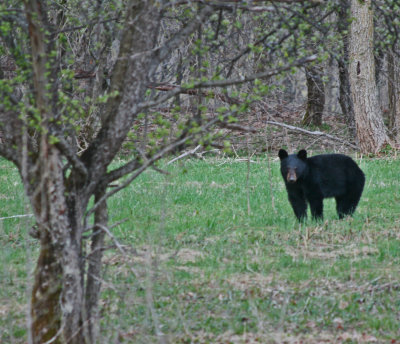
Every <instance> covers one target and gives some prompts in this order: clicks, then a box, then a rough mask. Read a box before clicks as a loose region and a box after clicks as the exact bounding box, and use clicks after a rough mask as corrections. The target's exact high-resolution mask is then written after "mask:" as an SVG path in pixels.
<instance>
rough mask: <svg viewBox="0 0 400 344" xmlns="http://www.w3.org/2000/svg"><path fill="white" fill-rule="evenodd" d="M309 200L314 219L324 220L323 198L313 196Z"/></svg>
mask: <svg viewBox="0 0 400 344" xmlns="http://www.w3.org/2000/svg"><path fill="white" fill-rule="evenodd" d="M308 201H309V203H310V209H311V215H312V217H313V219H314V220H322V219H323V211H324V203H323V198H312V199H309V200H308Z"/></svg>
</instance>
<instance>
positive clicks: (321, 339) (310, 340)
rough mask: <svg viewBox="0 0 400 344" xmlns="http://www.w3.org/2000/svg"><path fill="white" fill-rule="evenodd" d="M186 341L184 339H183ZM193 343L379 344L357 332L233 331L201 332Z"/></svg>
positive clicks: (192, 339)
mask: <svg viewBox="0 0 400 344" xmlns="http://www.w3.org/2000/svg"><path fill="white" fill-rule="evenodd" d="M182 340H184V338H182ZM190 340H191V342H192V343H197V344H203V343H215V344H222V343H224V344H225V343H231V344H260V343H268V344H269V343H271V344H272V343H280V344H281V343H285V344H300V343H302V344H317V343H318V344H320V343H336V344H339V343H348V342H349V341H351V342H356V343H377V342H378V340H377V338H376V337H374V336H372V335H369V334H367V333H359V332H357V331H343V332H342V331H338V333H332V332H328V331H321V332H318V331H312V332H310V333H301V334H296V335H294V334H293V335H291V334H290V333H286V332H279V331H273V332H269V333H268V334H265V333H251V332H248V333H243V334H240V335H238V334H234V333H233V332H231V331H228V332H225V333H223V334H221V335H219V336H216V335H214V334H212V333H206V332H204V331H200V332H197V333H193V334H192V335H191V336H190Z"/></svg>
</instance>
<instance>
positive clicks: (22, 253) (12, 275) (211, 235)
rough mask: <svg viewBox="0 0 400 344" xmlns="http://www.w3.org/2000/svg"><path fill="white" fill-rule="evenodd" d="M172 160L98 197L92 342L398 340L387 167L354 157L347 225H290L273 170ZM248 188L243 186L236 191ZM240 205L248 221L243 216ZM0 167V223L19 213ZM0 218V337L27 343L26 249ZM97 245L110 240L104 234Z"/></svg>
mask: <svg viewBox="0 0 400 344" xmlns="http://www.w3.org/2000/svg"><path fill="white" fill-rule="evenodd" d="M254 159H255V162H254V163H251V166H250V175H249V180H248V182H247V179H246V177H247V164H246V162H243V161H237V160H234V159H216V158H210V159H207V160H204V161H201V160H186V161H179V162H176V163H174V164H173V165H169V166H163V164H161V165H160V167H162V168H164V169H165V170H168V171H169V172H170V174H169V175H162V174H159V173H158V172H156V171H154V170H149V171H147V172H146V173H145V174H143V175H142V176H140V177H139V178H138V179H137V180H136V181H135V182H134V183H133V184H132V185H131V186H130V187H129V188H127V189H125V190H124V191H123V192H121V193H119V194H118V195H117V196H116V197H114V198H113V199H111V200H110V202H109V205H110V214H111V215H110V216H111V222H112V223H115V222H118V221H121V220H125V219H126V222H124V223H122V224H120V225H118V226H116V227H114V228H113V229H112V232H113V234H114V236H115V238H116V239H117V240H118V242H119V243H120V244H121V245H122V250H123V253H122V252H121V251H120V250H118V249H117V248H115V247H114V248H111V249H110V250H109V251H108V252H107V253H106V255H105V258H104V263H105V264H104V266H105V271H104V283H103V294H102V300H101V302H100V304H101V305H100V306H101V314H102V319H101V330H100V331H101V340H100V342H101V343H122V342H124V343H158V342H159V343H283V342H287V343H300V342H302V343H321V342H324V343H325V342H326V343H341V342H349V343H352V342H353V343H363V342H365V343H370V342H380V343H390V342H391V343H399V342H400V160H389V159H379V160H378V159H372V160H367V159H363V160H362V161H359V160H358V162H359V164H360V167H361V168H362V169H363V170H364V172H365V174H366V186H365V190H364V193H363V196H362V198H361V201H360V204H359V207H358V208H357V211H356V213H355V215H354V217H353V218H348V219H345V220H342V221H339V220H338V219H337V215H336V210H335V202H334V200H325V202H324V204H325V211H324V215H325V220H324V221H323V222H321V223H316V222H312V221H311V220H309V221H308V222H307V223H305V224H304V225H299V224H298V223H297V222H296V220H295V217H294V214H293V211H292V209H291V207H290V205H289V202H288V200H287V195H286V191H285V189H284V184H283V181H282V178H281V176H280V173H279V162H278V160H276V159H275V158H273V159H272V160H271V169H270V171H269V170H268V163H267V160H266V159H265V157H261V158H258V159H257V158H254ZM247 185H248V186H247ZM248 198H249V204H250V214H248V201H247V200H248ZM28 212H29V209H27V208H26V205H25V201H24V196H23V191H22V187H21V185H20V183H19V180H18V176H17V173H16V171H15V170H14V169H13V168H12V166H11V165H10V164H8V163H5V162H2V163H1V164H0V216H1V217H5V216H11V215H15V214H24V213H28ZM30 221H31V220H30V218H16V219H4V220H2V221H1V222H0V245H1V250H0V281H1V288H0V342H1V343H25V342H26V338H27V337H26V320H25V318H26V314H27V306H26V304H27V298H28V295H29V286H30V278H31V274H32V272H31V271H32V269H33V267H34V265H35V256H36V254H37V244H36V242H35V241H34V240H33V239H31V238H30V237H29V236H28V234H27V230H28V229H29V224H30ZM108 244H109V245H113V244H115V242H114V241H113V240H112V239H111V238H110V239H108Z"/></svg>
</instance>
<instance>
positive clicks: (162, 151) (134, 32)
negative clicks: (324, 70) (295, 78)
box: [0, 0, 316, 343]
mask: <svg viewBox="0 0 400 344" xmlns="http://www.w3.org/2000/svg"><path fill="white" fill-rule="evenodd" d="M12 4H13V5H15V4H14V3H13V2H12ZM82 5H85V6H86V7H88V8H90V9H91V10H90V11H88V12H89V13H92V12H93V13H95V14H96V15H98V14H102V15H100V16H99V18H96V20H95V21H94V22H92V19H90V18H89V17H88V18H84V19H87V20H88V23H86V25H81V23H79V25H77V24H76V21H77V20H76V18H74V19H75V20H74V21H73V23H74V24H75V25H72V24H71V23H72V21H71V22H68V21H66V20H64V19H65V18H64V15H65V13H64V12H63V11H64V10H65V9H66V8H67V7H66V6H60V7H59V6H57V4H55V3H53V2H48V1H45V0H32V1H26V2H25V7H24V9H23V10H20V9H17V10H16V9H15V8H14V7H13V8H12V9H11V10H10V12H11V13H12V15H11V17H9V18H7V20H11V19H12V20H13V22H17V23H20V27H21V30H16V31H7V32H6V33H7V35H5V38H4V41H3V38H2V41H1V43H2V46H4V47H5V49H4V51H6V53H7V54H10V55H13V59H14V61H15V62H16V67H15V71H16V72H15V73H16V76H15V79H13V80H10V81H9V82H5V83H4V84H6V86H9V85H11V86H10V87H2V89H0V92H1V94H2V97H3V99H4V101H3V102H2V104H0V121H1V123H2V124H3V127H2V128H1V130H2V135H3V137H2V141H1V143H0V154H1V155H2V156H3V157H5V158H7V159H9V160H10V161H12V162H13V163H14V164H15V165H16V166H17V168H18V170H19V172H20V174H21V178H22V181H23V184H24V188H25V191H26V194H27V195H28V199H29V201H30V204H31V207H32V210H33V213H34V216H35V219H36V222H37V226H36V227H37V230H36V232H35V233H34V235H35V236H36V237H37V238H38V239H39V241H40V250H39V258H38V262H37V266H36V271H35V280H34V284H33V289H32V297H31V321H32V323H31V341H32V342H33V343H45V342H48V343H66V342H68V343H92V342H95V341H96V333H97V330H96V328H97V304H98V298H99V290H100V284H99V273H100V271H101V259H102V251H103V249H104V247H103V246H104V245H103V242H104V236H105V233H109V231H108V228H107V219H108V213H107V202H106V201H107V198H108V197H110V196H111V195H113V194H115V193H116V192H118V191H119V190H121V189H122V188H124V187H125V186H127V185H128V184H129V183H130V182H132V181H133V180H134V179H135V178H136V177H137V176H138V175H139V174H140V173H142V172H143V171H145V170H146V169H147V168H148V167H149V166H152V165H153V164H154V163H155V162H156V161H157V160H159V159H160V158H162V157H163V156H165V155H166V154H168V153H170V152H173V151H177V150H179V149H180V148H181V147H183V146H184V144H185V143H186V142H189V141H191V142H192V143H193V142H197V141H199V140H200V138H201V137H202V136H203V135H205V134H206V133H207V132H209V131H210V129H211V128H212V127H213V126H214V125H215V124H217V123H220V122H221V121H222V122H223V121H224V120H225V119H226V118H228V117H230V118H233V117H235V116H236V115H237V114H239V113H240V112H241V111H242V112H243V111H246V104H244V105H243V106H241V105H242V104H241V103H240V102H239V103H238V104H239V105H240V106H238V105H237V104H234V106H232V107H231V108H229V107H227V109H226V110H225V111H223V112H222V113H221V112H219V113H217V114H214V115H210V116H208V117H207V116H205V115H204V114H203V113H199V112H196V111H195V112H194V113H192V114H191V116H192V119H193V120H192V121H190V120H187V118H185V121H184V123H185V124H186V127H185V130H184V131H182V132H183V133H184V135H183V134H182V132H179V131H177V133H175V134H176V135H171V138H170V139H168V140H167V139H165V137H166V136H161V139H160V138H159V137H157V136H156V134H158V132H157V131H156V132H155V133H154V135H153V136H152V137H153V138H154V143H153V144H152V145H150V144H149V147H144V148H146V151H143V150H142V148H143V147H142V146H143V145H141V144H138V145H135V147H134V150H133V151H132V155H133V158H132V159H131V160H130V161H128V162H127V163H125V164H124V165H122V166H120V167H118V168H115V169H113V168H112V167H110V164H111V163H112V161H113V159H114V158H115V157H116V155H117V154H118V152H119V151H120V149H121V147H122V145H123V143H124V142H125V140H126V139H127V137H128V135H129V134H130V133H131V132H132V128H133V127H134V124H135V123H136V121H140V120H142V119H143V114H144V117H145V119H146V120H149V119H153V117H154V122H157V123H158V124H159V129H165V127H163V123H164V120H163V118H160V116H158V115H157V114H154V115H150V114H149V112H150V110H151V109H152V107H156V106H158V105H162V104H166V102H168V101H169V100H170V99H173V98H174V97H175V96H177V95H179V94H185V93H186V94H189V93H192V94H197V95H201V94H202V93H201V89H202V88H227V87H230V86H232V85H240V84H243V83H246V82H253V81H255V80H258V79H268V78H271V77H273V76H275V75H278V74H280V73H282V72H284V71H289V70H291V69H293V68H294V67H300V66H303V65H304V64H305V63H307V62H311V61H314V60H315V59H316V56H302V57H299V58H297V59H291V60H290V62H285V63H281V66H279V67H276V66H275V67H273V66H270V68H265V69H264V70H262V71H260V70H258V71H257V73H253V74H252V73H246V74H245V75H241V73H228V75H230V77H229V79H223V78H222V77H221V73H219V74H218V73H214V74H212V75H211V76H210V77H209V78H204V77H203V75H202V73H200V75H198V76H200V79H199V78H192V79H189V78H188V79H187V81H186V83H182V84H181V85H180V86H177V87H172V88H171V89H170V90H169V91H167V92H164V93H162V92H160V93H158V92H154V93H152V92H148V89H149V87H151V85H152V84H153V83H154V81H155V80H156V79H157V77H156V76H157V75H158V74H159V73H160V70H162V69H163V68H165V67H166V66H167V67H168V62H169V61H170V58H171V56H172V55H173V52H174V51H176V50H177V49H178V47H181V46H183V45H185V44H187V42H188V41H190V39H191V37H192V35H193V34H194V33H195V32H196V30H199V28H200V25H203V23H204V22H205V21H206V20H208V19H209V18H210V15H211V14H212V13H213V10H214V9H215V8H217V9H220V6H224V4H218V3H216V4H212V6H208V5H204V4H202V3H200V4H196V6H192V4H191V3H190V2H189V3H187V2H185V3H184V5H186V8H185V15H186V17H185V16H183V19H182V22H181V24H180V25H179V26H177V27H174V28H173V30H171V32H170V35H169V36H168V37H167V38H166V37H161V38H160V35H159V31H160V23H161V22H162V20H163V16H164V14H165V13H166V11H167V10H168V8H169V6H172V5H174V3H173V4H170V3H166V4H163V3H158V2H152V1H131V2H127V4H126V5H123V7H122V9H121V11H120V12H121V13H123V15H117V16H116V17H115V18H107V17H106V16H105V13H106V11H105V10H104V9H102V7H101V6H102V5H104V4H103V3H102V2H98V3H96V4H95V5H93V6H97V5H99V6H100V10H98V9H96V8H94V9H92V8H91V7H90V6H91V5H92V4H91V2H84V3H82ZM214 5H215V6H214ZM85 6H83V7H84V8H86V7H85ZM121 6H122V5H121ZM213 6H214V7H213ZM231 7H232V6H231ZM92 10H93V11H92ZM83 12H84V11H83ZM23 14H24V15H23ZM74 15H75V16H76V17H77V18H79V19H81V18H80V17H79V13H77V14H74ZM111 21H114V22H116V24H115V27H116V28H118V27H120V28H121V29H120V31H119V32H118V34H117V35H116V36H115V37H111V38H110V39H104V37H102V36H101V35H100V34H99V35H91V34H89V33H91V32H89V31H88V32H85V33H87V34H88V35H87V36H88V37H92V38H93V37H97V38H96V40H97V41H96V42H95V43H96V44H93V46H95V47H96V49H94V50H91V46H90V44H88V45H87V46H86V49H88V51H86V52H84V53H82V52H81V51H80V50H79V49H78V50H79V51H78V50H73V49H72V50H73V51H72V52H71V56H72V57H71V56H67V55H68V51H67V46H68V45H69V44H67V43H66V42H68V39H70V40H72V39H73V37H72V36H66V35H65V33H66V32H76V31H79V30H81V29H82V30H91V29H93V27H96V25H101V24H106V23H110V22H111ZM66 25H71V27H66ZM198 32H200V31H198ZM202 36H203V35H202ZM26 37H28V38H29V40H26ZM80 37H83V36H80ZM85 37H86V36H85ZM283 37H286V36H283ZM113 39H114V41H115V40H118V42H117V43H116V44H115V45H116V46H117V47H118V48H117V49H115V50H114V49H113V46H112V44H111V41H112V40H113ZM285 39H286V38H285ZM18 40H19V44H20V46H18V47H16V46H15V42H16V41H18ZM283 40H284V39H283V38H282V41H283ZM28 41H29V44H28ZM78 41H79V43H81V41H80V40H78ZM260 42H262V41H260ZM200 43H201V42H200ZM200 43H198V47H197V48H198V49H199V50H198V56H199V57H200V56H201V54H203V53H204V51H203V50H201V49H202V46H201V44H200ZM78 45H79V44H78ZM278 45H279V42H278V43H276V44H275V45H274V47H273V49H271V51H276V49H277V47H278ZM107 50H110V51H111V52H112V53H115V55H116V58H115V61H113V62H112V63H111V66H108V67H107V66H106V65H107V64H106V63H105V62H104V61H101V62H100V63H98V64H96V68H94V69H93V70H82V68H85V69H86V68H89V66H90V56H91V55H93V54H95V55H96V54H98V56H101V58H100V57H99V59H100V60H101V59H102V58H105V57H104V56H105V55H104V54H103V52H104V51H107ZM77 51H78V52H77ZM116 51H118V52H117V53H116ZM241 51H242V52H244V53H243V54H245V53H246V54H247V53H249V52H250V51H247V50H246V49H243V48H242V49H241ZM102 54H103V55H102ZM25 56H29V60H28V61H26V60H25ZM77 56H79V57H82V63H80V62H77V60H76V58H77ZM296 57H297V55H296ZM235 58H236V57H235V56H233V57H232V58H231V59H230V60H228V61H225V62H226V64H227V65H230V66H233V65H234V64H235V62H234V61H235ZM70 59H73V60H74V63H71V62H70ZM239 59H240V58H238V59H237V60H239ZM94 60H95V59H94ZM237 60H236V61H237ZM282 61H283V60H281V61H280V62H282ZM197 62H198V63H201V62H202V59H201V58H198V59H197ZM199 67H201V66H199ZM106 69H108V70H107V71H106ZM216 69H217V68H216ZM18 73H19V74H18ZM20 75H22V76H24V77H25V78H24V79H23V81H22V82H21V79H18V76H20ZM0 76H1V75H0ZM1 77H2V76H1ZM211 77H213V78H214V80H212V79H211ZM85 78H88V79H90V80H91V82H90V83H91V84H92V85H91V86H90V87H89V86H88V88H85V87H83V91H84V94H85V95H89V94H93V98H92V99H89V100H88V101H89V103H90V102H93V103H90V106H87V104H86V105H85V106H84V105H82V106H81V103H79V102H77V101H76V100H77V99H80V101H81V102H86V98H82V97H79V96H78V94H79V92H82V87H79V85H78V86H77V85H76V84H75V82H76V81H77V80H82V79H85ZM16 80H17V81H16ZM15 85H17V86H18V87H16V86H15ZM86 86H87V85H86ZM103 87H104V88H105V89H106V91H104V92H103ZM210 94H211V93H210ZM99 98H100V99H99ZM221 99H222V98H221ZM225 99H230V98H229V97H226V98H225ZM82 109H83V110H82ZM91 111H93V112H94V113H96V114H97V115H98V117H99V118H101V120H98V119H97V120H96V121H97V126H98V127H97V126H95V127H94V130H93V132H92V133H91V134H89V135H86V137H85V140H86V142H85V147H79V146H80V145H79V144H77V142H76V140H77V138H76V137H75V136H76V135H75V134H77V136H79V135H80V134H82V133H81V132H80V128H81V125H80V124H81V123H82V122H84V121H83V120H84V119H86V118H87V117H85V116H87V113H86V112H91ZM200 115H201V116H203V117H202V120H201V121H200V120H196V119H198V118H199V117H197V118H196V116H200ZM152 116H153V117H152ZM189 119H190V118H189ZM88 123H93V122H91V121H89V122H88ZM160 132H161V134H162V132H163V131H162V130H160ZM169 137H170V136H168V138H169ZM157 139H158V141H157ZM81 148H83V149H81ZM126 175H129V177H127V178H126V179H125V180H124V182H123V183H121V185H120V186H118V187H116V188H113V189H111V190H110V189H108V186H109V185H110V183H112V182H114V181H116V180H118V179H120V178H121V177H124V176H126ZM92 197H94V201H95V204H94V206H93V207H92V208H90V209H89V201H90V200H91V198H92ZM92 215H94V216H92ZM91 219H92V220H93V223H91ZM89 232H90V233H91V234H90V239H91V240H90V243H91V245H90V247H89V248H88V251H87V252H86V250H85V241H84V239H83V238H84V234H85V233H86V234H87V233H89Z"/></svg>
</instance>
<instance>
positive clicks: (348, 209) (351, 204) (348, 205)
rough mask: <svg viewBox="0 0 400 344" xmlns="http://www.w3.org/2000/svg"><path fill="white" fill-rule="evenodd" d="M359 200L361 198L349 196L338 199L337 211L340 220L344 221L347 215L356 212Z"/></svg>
mask: <svg viewBox="0 0 400 344" xmlns="http://www.w3.org/2000/svg"><path fill="white" fill-rule="evenodd" d="M359 199H360V197H349V195H344V196H340V197H336V210H337V213H338V215H339V219H343V218H344V217H345V216H347V215H352V214H353V213H354V211H355V210H356V207H357V204H358V201H359Z"/></svg>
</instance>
